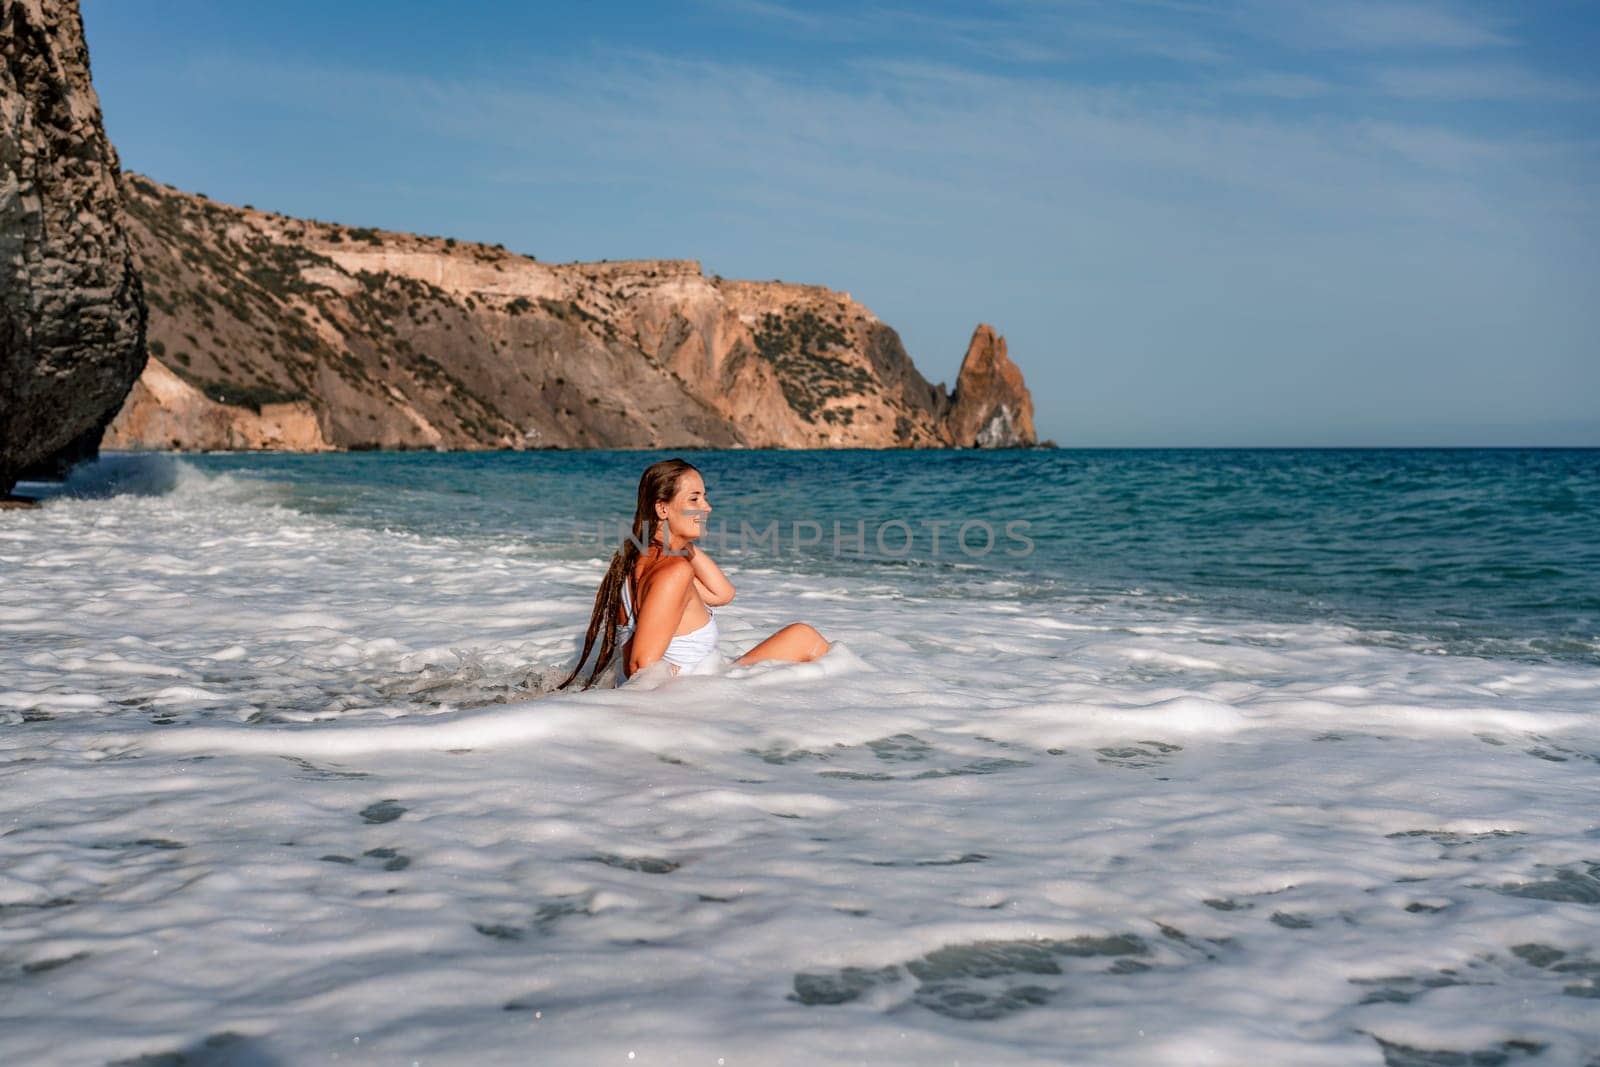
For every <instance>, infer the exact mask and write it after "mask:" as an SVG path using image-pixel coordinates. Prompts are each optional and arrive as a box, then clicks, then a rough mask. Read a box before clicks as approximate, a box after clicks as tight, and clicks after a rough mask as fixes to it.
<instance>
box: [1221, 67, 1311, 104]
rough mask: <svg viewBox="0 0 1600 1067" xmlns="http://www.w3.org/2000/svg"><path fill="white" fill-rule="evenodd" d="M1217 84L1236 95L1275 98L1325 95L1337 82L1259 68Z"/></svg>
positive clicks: (1224, 90) (1303, 98)
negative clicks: (1249, 73)
mask: <svg viewBox="0 0 1600 1067" xmlns="http://www.w3.org/2000/svg"><path fill="white" fill-rule="evenodd" d="M1220 88H1221V89H1222V91H1223V92H1226V93H1232V94H1235V95H1238V96H1260V97H1270V98H1272V99H1276V100H1310V99H1313V98H1316V97H1326V96H1329V95H1331V94H1333V93H1335V92H1337V91H1338V90H1339V86H1338V85H1336V84H1335V83H1333V82H1331V81H1329V80H1328V79H1326V78H1318V77H1315V76H1313V75H1310V74H1295V73H1290V72H1285V71H1263V72H1262V73H1260V74H1251V75H1247V76H1245V77H1242V78H1232V79H1229V80H1227V81H1224V82H1222V83H1221V84H1220Z"/></svg>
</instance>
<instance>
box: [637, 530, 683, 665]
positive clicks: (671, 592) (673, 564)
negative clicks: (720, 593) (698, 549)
mask: <svg viewBox="0 0 1600 1067" xmlns="http://www.w3.org/2000/svg"><path fill="white" fill-rule="evenodd" d="M693 582H694V568H693V567H691V566H690V565H689V561H688V560H686V559H684V558H683V557H682V556H675V557H671V558H668V559H665V560H662V561H661V562H660V563H658V564H656V566H654V567H652V568H651V569H650V573H649V574H648V575H647V576H646V577H645V579H644V582H643V585H642V588H640V590H639V604H638V605H636V607H635V617H636V618H637V620H638V621H637V622H636V623H635V625H634V630H633V644H632V646H631V648H630V650H629V656H628V673H629V674H630V675H633V674H638V673H639V672H640V671H642V670H644V669H645V668H646V667H648V666H650V664H652V663H654V662H656V661H657V660H659V659H660V658H661V657H662V656H664V655H665V654H666V651H667V646H668V645H670V644H671V643H672V635H673V633H674V631H676V630H677V629H678V623H680V622H682V621H683V612H684V609H685V608H687V607H688V606H689V598H690V597H691V596H693V595H694V587H693Z"/></svg>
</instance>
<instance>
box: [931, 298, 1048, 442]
mask: <svg viewBox="0 0 1600 1067" xmlns="http://www.w3.org/2000/svg"><path fill="white" fill-rule="evenodd" d="M945 425H946V426H947V427H948V429H949V431H950V438H951V443H952V444H955V445H957V446H959V447H962V448H1017V447H1025V446H1031V445H1035V444H1038V440H1039V439H1038V435H1037V434H1036V433H1035V431H1034V428H1033V396H1032V394H1030V393H1029V392H1028V387H1027V385H1025V384H1024V383H1023V381H1022V371H1021V370H1020V369H1019V368H1018V367H1017V365H1016V364H1015V363H1013V362H1011V360H1010V358H1009V357H1008V356H1007V355H1006V339H1005V338H1004V337H1001V336H1000V335H999V334H997V333H995V331H994V327H993V326H990V325H989V324H988V323H979V324H978V328H977V329H976V330H974V331H972V341H971V343H969V344H968V345H967V356H966V358H965V359H963V360H962V361H961V373H960V374H958V375H957V376H956V388H955V392H954V393H953V394H951V397H950V414H949V415H948V416H947V417H946V422H945Z"/></svg>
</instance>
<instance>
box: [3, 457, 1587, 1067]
mask: <svg viewBox="0 0 1600 1067" xmlns="http://www.w3.org/2000/svg"><path fill="white" fill-rule="evenodd" d="M130 464H131V466H132V467H133V468H138V467H139V466H140V463H138V462H132V461H130ZM159 470H160V471H161V472H164V473H162V475H161V477H163V478H166V477H167V476H168V475H169V474H170V475H171V477H170V479H169V480H168V481H167V482H165V483H161V484H165V485H166V488H165V489H161V488H160V486H159V485H157V483H156V482H155V481H154V480H153V478H154V476H153V475H149V472H146V473H145V474H133V473H129V472H128V471H124V472H123V474H122V475H118V476H117V478H120V479H121V480H120V481H116V480H115V479H113V480H112V481H109V482H108V481H107V480H106V478H104V477H102V475H100V474H95V473H93V472H92V469H91V473H89V474H86V475H84V476H82V477H83V479H84V481H83V482H81V483H80V486H81V485H86V484H94V485H99V486H107V485H111V484H117V485H122V486H125V487H126V486H139V487H141V488H140V490H139V491H136V492H129V491H120V490H117V491H112V490H107V491H104V492H102V491H99V490H97V491H96V493H97V494H98V495H92V494H91V495H85V494H84V493H82V492H78V491H74V492H73V493H69V494H67V495H63V496H59V497H57V498H54V499H52V500H50V501H49V502H48V503H47V504H46V506H44V507H43V508H41V509H38V510H36V511H33V512H7V513H0V567H3V568H4V574H5V583H6V590H7V596H6V603H5V604H4V605H3V606H0V776H3V777H0V780H3V785H4V788H3V790H0V825H3V827H4V830H3V831H0V832H3V836H0V856H3V864H0V933H3V937H4V948H3V950H0V983H4V988H5V990H6V994H7V995H6V997H5V998H4V1000H3V1001H0V1019H3V1030H0V1034H3V1036H0V1047H3V1048H4V1050H5V1052H6V1058H7V1059H9V1060H13V1061H15V1062H30V1063H33V1062H37V1063H52V1062H61V1063H67V1062H85V1061H88V1062H104V1061H114V1060H123V1059H134V1058H137V1057H139V1056H146V1055H148V1056H160V1055H168V1054H171V1055H181V1056H185V1057H187V1058H189V1059H192V1060H194V1061H196V1062H207V1061H208V1058H209V1059H211V1060H215V1061H217V1062H246V1063H248V1062H277V1061H282V1062H303V1061H307V1060H310V1059H314V1058H316V1059H324V1058H333V1057H334V1056H338V1057H340V1058H345V1059H360V1058H366V1059H371V1060H373V1061H374V1062H407V1063H410V1062H417V1063H458V1062H459V1063H467V1062H471V1063H506V1064H517V1063H525V1062H528V1061H529V1060H530V1059H537V1060H538V1061H540V1062H570V1063H590V1062H596V1061H605V1060H608V1059H611V1060H615V1061H616V1062H619V1063H624V1062H636V1063H637V1062H664V1063H715V1062H717V1061H718V1060H719V1059H721V1060H723V1061H725V1062H726V1063H728V1064H736V1063H750V1062H759V1063H796V1064H801V1063H814V1062H818V1061H827V1060H860V1061H869V1062H907V1063H910V1062H919V1063H920V1062H944V1061H964V1062H974V1063H976V1062H983V1063H1026V1062H1039V1061H1041V1060H1043V1061H1048V1062H1082V1063H1107V1064H1194V1063H1219V1064H1225V1063H1226V1064H1231V1063H1244V1062H1293V1063H1297V1064H1319V1063H1326V1064H1346V1063H1360V1062H1368V1063H1380V1062H1385V1061H1387V1062H1391V1063H1396V1062H1398V1063H1407V1062H1418V1063H1425V1062H1452V1061H1451V1060H1450V1058H1449V1057H1451V1056H1455V1057H1469V1056H1477V1057H1479V1058H1480V1059H1481V1060H1482V1061H1483V1062H1489V1060H1490V1059H1495V1058H1496V1057H1498V1058H1499V1059H1498V1060H1496V1062H1507V1063H1515V1062H1519V1061H1520V1060H1521V1059H1524V1058H1533V1057H1537V1060H1536V1061H1537V1062H1550V1063H1557V1062H1559V1063H1581V1062H1587V1061H1588V1060H1590V1059H1593V1058H1594V1057H1596V1056H1597V1055H1600V1043H1597V1039H1596V1036H1595V1035H1596V1033H1597V1030H1596V1028H1595V1026H1594V1025H1593V1023H1594V1019H1595V1013H1594V1008H1593V1005H1594V1004H1595V1003H1596V997H1597V996H1600V987H1597V985H1596V983H1597V981H1600V831H1597V830H1596V827H1595V824H1594V797H1595V785H1596V779H1597V773H1600V718H1597V717H1596V715H1595V709H1596V707H1597V704H1600V672H1597V671H1595V670H1593V669H1591V668H1587V667H1584V666H1581V665H1570V664H1567V665H1563V664H1549V663H1546V664H1530V663H1517V662H1509V661H1504V660H1492V659H1482V658H1474V657H1463V656H1435V655H1422V654H1418V653H1417V652H1414V651H1410V650H1407V649H1404V648H1397V647H1392V646H1387V645H1384V644H1381V643H1371V642H1369V641H1367V640H1366V635H1364V634H1362V633H1361V632H1359V631H1356V630H1353V629H1351V628H1350V627H1348V626H1343V625H1335V624H1319V623H1314V622H1307V623H1304V624H1298V625H1288V624H1284V623H1281V622H1270V623H1269V622H1259V623H1257V622H1250V621H1248V620H1245V621H1240V620H1238V619H1227V620H1223V619H1216V618H1210V617H1207V616H1205V615H1203V614H1199V613H1195V614H1183V613H1181V612H1174V611H1173V610H1172V609H1171V607H1170V605H1169V606H1168V607H1165V608H1163V609H1161V610H1159V611H1157V610H1153V609H1152V608H1151V607H1150V606H1149V605H1148V604H1146V603H1144V602H1143V601H1142V599H1141V598H1139V597H1137V596H1130V597H1127V598H1124V599H1121V600H1117V599H1109V598H1105V597H1093V598H1089V597H1086V598H1084V599H1083V600H1082V601H1081V602H1079V603H1076V604H1071V605H1069V608H1070V610H1068V609H1063V610H1062V611H1061V612H1060V613H1059V614H1050V615H1045V616H1040V615H1039V614H1038V613H1037V612H1035V611H1032V610H1028V611H1018V610H1016V608H1017V605H1016V604H1015V603H1013V602H1011V601H1008V600H1006V599H1002V598H1001V597H999V596H996V597H994V598H991V599H983V598H966V599H957V598H952V597H949V596H935V595H910V594H907V593H906V592H904V590H903V589H901V588H898V587H897V586H896V584H895V583H894V582H892V581H888V580H885V581H878V582H867V583H863V584H861V585H859V586H858V587H856V588H851V587H849V586H848V585H841V583H840V581H839V579H838V578H837V577H829V576H816V575H808V574H806V573H803V572H801V571H799V570H793V571H786V570H784V569H783V568H774V567H767V568H761V569H760V573H756V569H755V568H751V570H750V571H742V570H741V571H736V572H735V573H733V574H732V577H733V579H734V581H735V582H736V583H737V584H738V586H739V589H740V592H739V596H738V598H737V599H736V600H735V601H734V602H733V603H732V604H730V605H729V606H728V607H726V608H724V609H721V610H719V613H718V618H719V622H720V623H722V632H723V647H722V650H721V651H722V654H723V656H724V657H725V660H731V659H732V658H733V657H734V656H736V655H737V653H738V652H740V651H742V650H743V649H745V648H748V647H750V646H751V645H753V644H755V643H756V642H757V641H758V640H760V639H761V638H762V637H764V636H765V635H766V634H767V633H770V632H771V631H772V630H774V629H776V628H777V627H778V626H780V625H782V624H784V623H786V622H789V621H792V620H793V619H795V618H797V617H801V618H804V619H805V620H806V621H809V622H811V623H812V624H813V625H816V626H817V627H818V628H819V629H820V630H822V631H823V633H825V634H826V635H827V636H828V637H829V638H831V639H833V640H834V641H835V647H834V649H833V651H831V652H830V653H829V654H828V655H827V656H825V657H824V658H823V659H822V660H820V661H818V662H816V663H813V664H799V665H772V664H768V665H757V666H754V667H744V668H728V667H727V666H726V663H724V664H723V665H722V667H721V668H720V669H719V670H718V671H716V672H713V673H710V674H707V675H704V676H681V677H678V678H674V679H671V680H669V681H662V680H660V679H656V680H655V681H658V682H660V684H655V685H629V686H625V687H623V688H621V689H601V688H597V689H593V690H589V691H587V692H584V691H578V690H576V688H575V689H574V690H569V691H562V692H550V691H549V690H550V686H551V681H550V679H551V678H552V677H554V676H556V675H558V674H562V673H564V671H563V668H570V666H571V662H572V659H573V658H574V657H575V656H576V654H577V651H578V645H579V639H580V637H581V633H582V628H583V623H584V621H585V619H586V617H587V612H588V609H589V605H590V602H591V600H592V596H593V591H594V587H595V585H596V584H597V582H598V580H599V577H600V572H601V568H602V562H601V561H599V560H595V559H560V558H550V557H548V556H545V555H541V554H540V553H539V552H538V551H535V550H532V549H529V550H526V551H519V550H516V549H515V548H511V549H508V548H507V546H506V545H504V544H503V543H498V542H496V543H490V542H475V541H473V540H472V539H470V538H451V537H430V536H422V535H418V534H414V533H406V532H397V531H393V530H383V529H374V528H370V527H366V526H363V525H360V524H357V523H351V522H344V521H340V520H339V519H338V518H337V516H332V517H329V516H322V517H319V516H316V515H309V514H306V513H304V512H303V511H300V510H297V509H295V508H291V507H287V506H285V505H284V502H283V500H282V498H281V497H279V496H277V495H275V493H274V490H273V489H271V488H270V487H268V488H261V487H259V486H254V485H253V484H252V483H251V482H250V481H249V480H248V479H243V478H229V479H227V480H226V481H221V482H219V481H218V480H217V479H215V478H213V477H211V476H209V475H206V474H203V473H201V472H198V471H195V470H192V469H188V468H187V467H186V465H185V464H183V463H182V462H181V461H160V462H159ZM103 473H104V472H102V474H103ZM152 486H155V488H152ZM643 680H644V679H640V681H643ZM357 1039H359V1040H357ZM630 1054H631V1055H632V1057H633V1058H632V1060H630V1059H629V1056H630Z"/></svg>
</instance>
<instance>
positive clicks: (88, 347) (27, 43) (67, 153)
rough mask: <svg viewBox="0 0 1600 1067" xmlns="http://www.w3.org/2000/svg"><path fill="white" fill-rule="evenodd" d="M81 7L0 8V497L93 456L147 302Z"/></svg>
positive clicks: (130, 363)
mask: <svg viewBox="0 0 1600 1067" xmlns="http://www.w3.org/2000/svg"><path fill="white" fill-rule="evenodd" d="M118 185H119V167H118V164H117V155H116V152H115V151H114V150H113V149H112V147H111V145H110V143H109V142H108V141H107V140H106V135H105V130H104V128H103V127H102V125H101V121H100V100H99V98H98V97H97V96H96V95H95V91H94V87H93V85H91V84H90V81H89V52H88V48H87V46H86V45H85V44H84V39H83V20H82V19H81V18H80V17H79V14H78V7H77V4H75V3H71V2H68V0H0V496H3V495H4V494H5V493H6V491H8V490H9V489H10V488H11V486H12V484H13V483H14V482H15V481H16V479H17V477H18V475H20V474H24V473H34V472H35V471H38V472H41V473H51V472H52V471H53V469H54V468H59V467H60V466H61V465H63V464H65V463H67V462H70V461H71V460H73V459H77V458H81V457H83V456H86V455H92V454H93V453H94V449H95V445H96V444H97V443H98V441H99V439H100V435H101V432H102V431H103V430H104V428H105V425H106V422H107V421H108V420H109V419H110V418H111V416H112V415H113V414H115V413H116V411H117V409H118V406H119V405H120V404H121V403H122V400H123V397H124V396H125V395H126V394H127V392H128V388H129V386H131V385H132V384H133V381H134V379H135V378H136V377H138V375H139V371H140V368H141V367H143V365H144V356H145V349H144V328H145V305H144V300H143V298H142V297H141V295H140V286H139V277H138V275H137V273H136V272H135V269H134V261H133V256H132V253H131V251H130V248H129V244H128V240H127V237H126V235H125V233H124V229H123V209H122V195H121V192H120V190H119V188H118Z"/></svg>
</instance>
